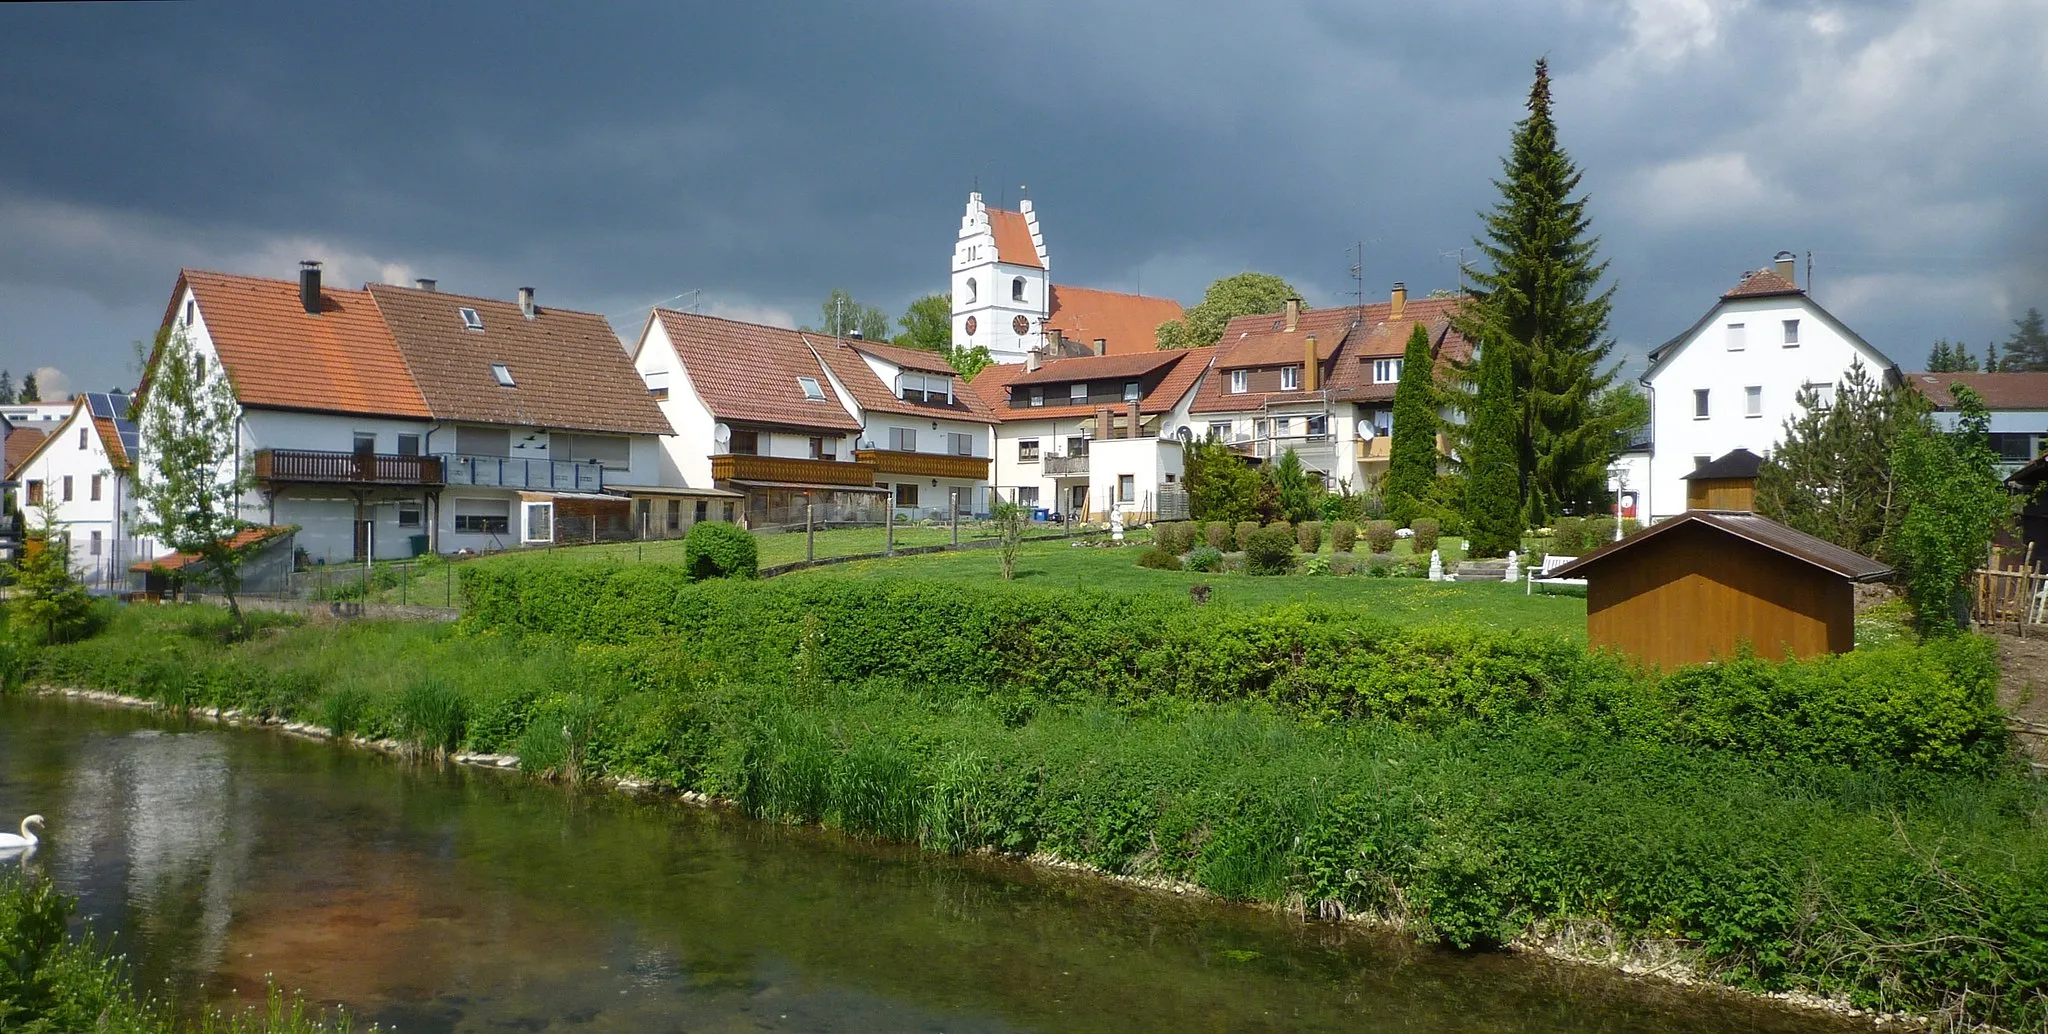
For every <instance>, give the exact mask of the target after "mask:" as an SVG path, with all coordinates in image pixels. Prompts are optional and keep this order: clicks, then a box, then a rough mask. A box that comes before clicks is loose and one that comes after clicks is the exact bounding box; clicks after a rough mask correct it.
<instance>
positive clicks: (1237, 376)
mask: <svg viewBox="0 0 2048 1034" xmlns="http://www.w3.org/2000/svg"><path fill="white" fill-rule="evenodd" d="M1250 380H1251V378H1250V377H1248V376H1247V375H1246V373H1245V371H1243V370H1232V371H1230V393H1231V394H1232V395H1242V394H1244V393H1245V392H1246V391H1247V390H1248V389H1249V387H1250V383H1249V382H1250Z"/></svg>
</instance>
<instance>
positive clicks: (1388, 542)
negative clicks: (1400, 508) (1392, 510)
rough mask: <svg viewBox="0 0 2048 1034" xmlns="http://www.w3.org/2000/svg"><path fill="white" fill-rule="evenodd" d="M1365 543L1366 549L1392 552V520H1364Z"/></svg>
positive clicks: (1377, 551)
mask: <svg viewBox="0 0 2048 1034" xmlns="http://www.w3.org/2000/svg"><path fill="white" fill-rule="evenodd" d="M1365 545H1366V548H1367V549H1370V550H1372V551H1373V552H1375V553H1392V552H1393V551H1394V522H1393V521H1367V522H1365Z"/></svg>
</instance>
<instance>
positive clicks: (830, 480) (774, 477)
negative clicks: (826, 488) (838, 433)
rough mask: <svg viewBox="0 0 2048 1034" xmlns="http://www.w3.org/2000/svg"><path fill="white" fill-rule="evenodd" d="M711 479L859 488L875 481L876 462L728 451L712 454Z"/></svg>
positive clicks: (868, 485) (870, 485) (866, 486)
mask: <svg viewBox="0 0 2048 1034" xmlns="http://www.w3.org/2000/svg"><path fill="white" fill-rule="evenodd" d="M711 480H712V481H714V482H717V481H780V482H784V483H786V484H793V485H848V486H855V487H860V488H869V487H872V486H873V485H874V483H875V465H874V464H872V463H863V462H853V463H847V462H844V461H842V460H812V459H803V458H800V457H796V456H737V455H733V454H730V453H727V454H723V455H717V456H713V457H711Z"/></svg>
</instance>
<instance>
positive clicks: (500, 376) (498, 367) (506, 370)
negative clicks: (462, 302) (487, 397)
mask: <svg viewBox="0 0 2048 1034" xmlns="http://www.w3.org/2000/svg"><path fill="white" fill-rule="evenodd" d="M465 311H467V310H465ZM491 378H492V379H493V380H496V381H497V382H498V387H500V388H516V387H518V386H519V385H517V384H514V383H512V368H511V367H509V366H506V365H505V364H504V363H492V364H491Z"/></svg>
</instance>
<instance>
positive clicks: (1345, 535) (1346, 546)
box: [1330, 521, 1358, 553]
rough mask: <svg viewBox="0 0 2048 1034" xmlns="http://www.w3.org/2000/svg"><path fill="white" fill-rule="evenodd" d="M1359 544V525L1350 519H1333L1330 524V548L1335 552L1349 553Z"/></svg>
mask: <svg viewBox="0 0 2048 1034" xmlns="http://www.w3.org/2000/svg"><path fill="white" fill-rule="evenodd" d="M1357 544H1358V525H1356V524H1353V523H1351V522H1350V521H1333V522H1331V524H1330V550H1331V552H1334V553H1349V552H1351V547H1352V546H1355V545H1357Z"/></svg>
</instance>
